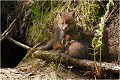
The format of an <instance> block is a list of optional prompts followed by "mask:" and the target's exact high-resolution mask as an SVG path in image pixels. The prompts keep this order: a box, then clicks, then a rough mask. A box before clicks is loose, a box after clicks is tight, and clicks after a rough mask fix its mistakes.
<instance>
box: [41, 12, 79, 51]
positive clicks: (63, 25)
mask: <svg viewBox="0 0 120 80" xmlns="http://www.w3.org/2000/svg"><path fill="white" fill-rule="evenodd" d="M79 34H80V33H79V29H78V27H77V26H76V21H75V19H74V12H64V13H62V14H59V20H58V23H57V27H56V30H55V34H54V37H53V38H52V40H51V41H49V42H48V43H47V44H46V45H45V46H41V47H39V49H42V50H50V49H52V48H53V49H55V50H58V49H64V48H65V44H66V42H65V40H66V39H65V36H66V35H69V36H70V38H71V40H76V41H78V40H79V37H80V36H79ZM62 40H63V41H62ZM64 42H65V43H64Z"/></svg>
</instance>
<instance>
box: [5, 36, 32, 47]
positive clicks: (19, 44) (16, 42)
mask: <svg viewBox="0 0 120 80" xmlns="http://www.w3.org/2000/svg"><path fill="white" fill-rule="evenodd" d="M7 39H8V40H10V41H11V42H13V43H15V44H16V45H18V46H21V47H23V48H24V49H31V47H29V46H27V45H25V44H23V43H20V42H18V41H16V40H14V39H12V38H10V37H7Z"/></svg>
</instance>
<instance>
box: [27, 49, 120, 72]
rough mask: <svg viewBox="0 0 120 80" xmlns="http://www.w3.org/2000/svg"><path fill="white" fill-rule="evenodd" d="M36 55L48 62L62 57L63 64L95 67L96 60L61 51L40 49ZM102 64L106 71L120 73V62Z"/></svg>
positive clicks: (85, 67)
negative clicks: (79, 57)
mask: <svg viewBox="0 0 120 80" xmlns="http://www.w3.org/2000/svg"><path fill="white" fill-rule="evenodd" d="M28 55H29V54H28ZM26 57H27V56H26ZM34 57H35V58H40V59H43V60H45V61H46V62H52V61H55V62H56V60H60V59H61V63H62V64H65V65H70V66H74V67H75V68H81V69H89V70H90V69H93V68H95V66H94V61H91V60H80V59H76V58H72V57H70V56H68V55H65V54H59V53H54V52H52V53H50V52H48V51H47V52H46V51H40V50H38V51H36V52H34ZM97 64H98V65H100V63H98V62H97ZM101 66H102V68H104V69H105V70H106V71H108V72H110V73H115V74H118V73H119V70H120V65H118V64H113V63H107V62H102V63H101Z"/></svg>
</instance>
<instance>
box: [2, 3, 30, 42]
mask: <svg viewBox="0 0 120 80" xmlns="http://www.w3.org/2000/svg"><path fill="white" fill-rule="evenodd" d="M28 5H29V4H27V5H25V6H23V7H22V10H21V11H20V13H19V14H18V16H17V17H16V19H14V20H13V21H12V23H11V24H10V25H9V27H8V28H7V30H5V31H4V33H3V34H2V35H1V38H0V41H2V40H4V39H5V38H6V37H7V36H8V34H10V32H11V31H12V30H13V28H14V24H15V23H16V21H17V20H18V19H19V18H20V17H22V14H23V13H24V12H25V11H26V9H27V6H28Z"/></svg>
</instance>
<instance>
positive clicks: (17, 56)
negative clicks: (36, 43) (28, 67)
mask: <svg viewBox="0 0 120 80" xmlns="http://www.w3.org/2000/svg"><path fill="white" fill-rule="evenodd" d="M26 52H27V50H26V49H23V48H22V47H20V46H18V45H16V44H14V43H12V42H10V41H9V40H7V39H5V40H3V41H2V42H1V67H2V68H7V67H9V68H13V67H16V66H17V65H18V64H19V63H20V61H21V60H22V59H23V58H24V56H25V55H26Z"/></svg>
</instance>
